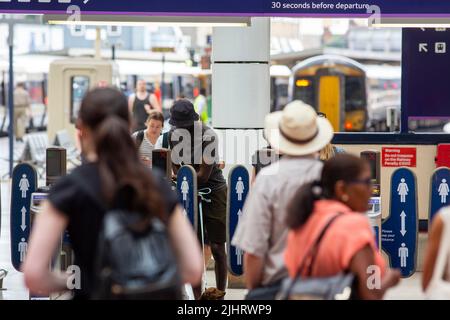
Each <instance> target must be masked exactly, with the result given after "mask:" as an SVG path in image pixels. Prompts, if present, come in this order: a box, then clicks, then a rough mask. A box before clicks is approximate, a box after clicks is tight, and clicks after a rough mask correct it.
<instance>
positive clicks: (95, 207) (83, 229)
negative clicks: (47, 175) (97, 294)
mask: <svg viewBox="0 0 450 320" xmlns="http://www.w3.org/2000/svg"><path fill="white" fill-rule="evenodd" d="M153 177H154V179H155V184H156V186H158V191H159V192H160V193H161V195H162V197H163V199H164V203H165V206H166V208H165V209H166V212H167V213H168V214H170V213H172V212H173V211H174V209H175V207H176V205H177V203H178V198H177V195H176V193H175V192H173V191H172V189H171V188H170V186H169V185H168V183H167V182H166V180H164V178H163V176H162V175H161V174H160V173H158V172H157V171H154V173H153ZM80 179H82V180H83V181H84V183H86V184H87V185H88V187H89V189H87V187H86V186H83V185H80V184H81V182H80V181H79V180H80ZM91 190H92V191H93V192H95V194H90V195H89V194H87V192H89V191H91ZM93 197H94V198H93ZM95 199H103V197H102V191H101V180H100V173H99V169H98V165H97V164H95V163H88V164H84V165H82V166H81V167H79V168H77V169H75V170H74V171H73V172H72V173H71V174H70V175H68V176H66V177H64V178H61V180H59V181H58V182H57V183H56V184H55V185H54V186H53V187H52V189H51V190H50V194H49V201H50V203H51V204H52V205H53V206H54V207H55V208H56V209H57V210H59V211H61V212H62V213H63V214H64V215H66V216H67V217H68V218H69V225H68V228H67V230H68V232H69V236H70V242H71V245H72V248H73V251H74V253H75V264H76V265H77V266H78V267H80V269H81V289H80V290H75V298H79V299H88V298H89V295H90V293H91V290H92V283H93V280H94V262H95V254H96V248H97V241H98V236H99V233H100V231H101V227H102V222H103V217H104V215H105V214H106V211H107V205H106V204H105V205H104V206H103V207H104V208H101V207H100V205H99V204H98V203H97V202H96V201H95ZM100 203H102V201H101V200H100Z"/></svg>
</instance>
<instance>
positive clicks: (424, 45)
mask: <svg viewBox="0 0 450 320" xmlns="http://www.w3.org/2000/svg"><path fill="white" fill-rule="evenodd" d="M419 52H428V44H427V43H419Z"/></svg>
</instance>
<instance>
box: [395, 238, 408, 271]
mask: <svg viewBox="0 0 450 320" xmlns="http://www.w3.org/2000/svg"><path fill="white" fill-rule="evenodd" d="M398 257H399V258H400V267H401V268H406V267H407V260H408V257H409V250H408V248H407V247H406V244H404V243H402V246H401V248H399V249H398Z"/></svg>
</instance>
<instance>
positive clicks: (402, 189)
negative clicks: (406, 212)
mask: <svg viewBox="0 0 450 320" xmlns="http://www.w3.org/2000/svg"><path fill="white" fill-rule="evenodd" d="M400 181H401V182H400V184H399V185H398V188H397V192H398V195H399V196H400V202H401V203H405V202H406V196H407V195H408V192H409V188H408V185H407V184H406V182H405V181H406V180H405V179H401V180H400Z"/></svg>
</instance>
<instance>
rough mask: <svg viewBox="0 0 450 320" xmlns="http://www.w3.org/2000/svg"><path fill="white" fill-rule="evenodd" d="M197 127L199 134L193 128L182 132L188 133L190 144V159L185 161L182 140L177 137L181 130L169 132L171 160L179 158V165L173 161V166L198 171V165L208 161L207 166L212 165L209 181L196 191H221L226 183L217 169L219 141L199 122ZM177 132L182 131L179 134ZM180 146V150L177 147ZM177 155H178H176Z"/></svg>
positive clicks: (179, 133) (211, 131) (199, 186)
mask: <svg viewBox="0 0 450 320" xmlns="http://www.w3.org/2000/svg"><path fill="white" fill-rule="evenodd" d="M195 125H196V126H197V125H198V127H197V128H196V129H197V130H198V132H199V133H201V134H197V133H196V132H194V130H195V129H194V128H191V129H184V131H186V132H187V131H189V134H190V136H191V141H190V144H189V145H188V146H189V147H190V153H191V157H190V158H189V159H185V158H184V157H183V156H184V154H183V153H184V151H183V148H182V146H183V144H184V142H183V140H182V139H179V136H180V135H181V136H182V135H184V134H183V128H181V129H180V128H173V129H172V130H171V131H170V132H169V144H170V149H172V159H176V157H177V156H180V159H179V160H182V161H179V163H177V161H174V163H175V164H179V165H190V166H192V167H194V169H195V171H197V172H198V171H199V169H200V164H201V162H202V161H205V160H206V161H208V164H212V171H211V175H210V176H209V179H208V181H207V182H206V183H203V184H199V185H198V189H199V190H200V189H203V188H209V189H211V191H217V190H221V189H223V188H225V187H226V185H227V184H226V181H225V178H224V177H223V174H222V170H221V169H220V168H219V139H218V137H217V135H216V133H215V132H214V131H213V130H212V129H211V128H209V127H208V126H206V125H203V124H201V123H200V122H199V123H197V124H195ZM200 129H201V130H200ZM177 130H182V131H181V132H180V131H178V132H177ZM179 145H180V148H177V146H179ZM178 153H179V154H178Z"/></svg>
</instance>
